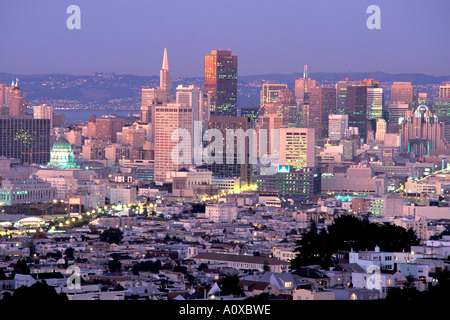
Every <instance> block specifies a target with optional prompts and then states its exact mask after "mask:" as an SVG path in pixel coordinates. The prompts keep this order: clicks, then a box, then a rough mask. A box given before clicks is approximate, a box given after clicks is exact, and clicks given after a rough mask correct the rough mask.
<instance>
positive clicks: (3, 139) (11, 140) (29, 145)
mask: <svg viewBox="0 0 450 320" xmlns="http://www.w3.org/2000/svg"><path fill="white" fill-rule="evenodd" d="M50 130H51V123H50V120H48V119H33V117H32V116H22V117H7V116H1V117H0V155H2V156H5V157H8V158H15V159H19V160H20V161H21V162H24V163H29V164H31V163H36V164H47V163H48V162H49V160H50V147H51V146H50Z"/></svg>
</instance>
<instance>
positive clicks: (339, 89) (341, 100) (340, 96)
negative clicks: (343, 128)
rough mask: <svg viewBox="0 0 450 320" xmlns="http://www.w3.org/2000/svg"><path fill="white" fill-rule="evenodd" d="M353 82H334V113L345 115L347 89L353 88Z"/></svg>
mask: <svg viewBox="0 0 450 320" xmlns="http://www.w3.org/2000/svg"><path fill="white" fill-rule="evenodd" d="M354 85H355V82H353V81H348V80H345V81H338V82H336V85H335V88H336V113H337V114H347V107H346V103H347V87H350V86H354Z"/></svg>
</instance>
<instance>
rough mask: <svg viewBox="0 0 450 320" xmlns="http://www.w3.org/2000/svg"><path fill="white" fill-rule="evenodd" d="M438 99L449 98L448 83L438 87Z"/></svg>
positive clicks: (449, 85) (449, 89) (449, 86)
mask: <svg viewBox="0 0 450 320" xmlns="http://www.w3.org/2000/svg"><path fill="white" fill-rule="evenodd" d="M439 98H450V82H447V83H446V84H445V85H442V86H439Z"/></svg>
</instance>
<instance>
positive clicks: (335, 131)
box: [328, 114, 348, 141]
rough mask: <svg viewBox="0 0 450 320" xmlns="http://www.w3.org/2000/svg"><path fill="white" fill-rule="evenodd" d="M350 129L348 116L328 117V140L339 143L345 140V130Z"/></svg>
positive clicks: (332, 115)
mask: <svg viewBox="0 0 450 320" xmlns="http://www.w3.org/2000/svg"><path fill="white" fill-rule="evenodd" d="M346 129H348V115H346V114H330V115H328V138H330V139H331V140H335V141H339V140H341V139H343V138H345V130H346Z"/></svg>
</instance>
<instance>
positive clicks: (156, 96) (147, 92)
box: [141, 48, 174, 124]
mask: <svg viewBox="0 0 450 320" xmlns="http://www.w3.org/2000/svg"><path fill="white" fill-rule="evenodd" d="M169 102H174V101H172V87H171V82H170V71H169V60H168V58H167V49H166V48H164V56H163V62H162V67H161V70H160V72H159V87H158V88H142V95H141V122H142V123H144V124H147V123H152V122H153V116H152V115H153V113H154V112H155V111H154V108H155V106H157V105H162V104H164V103H169Z"/></svg>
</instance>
